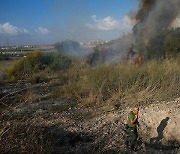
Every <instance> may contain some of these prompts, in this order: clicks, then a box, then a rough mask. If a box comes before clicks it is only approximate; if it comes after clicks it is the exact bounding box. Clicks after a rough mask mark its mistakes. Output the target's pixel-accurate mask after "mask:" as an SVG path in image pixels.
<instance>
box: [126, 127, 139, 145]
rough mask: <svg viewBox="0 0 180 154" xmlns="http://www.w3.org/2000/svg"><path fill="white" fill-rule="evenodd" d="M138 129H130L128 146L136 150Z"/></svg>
mask: <svg viewBox="0 0 180 154" xmlns="http://www.w3.org/2000/svg"><path fill="white" fill-rule="evenodd" d="M137 137H138V134H137V127H129V128H128V144H129V146H130V147H131V148H135V146H136V143H137Z"/></svg>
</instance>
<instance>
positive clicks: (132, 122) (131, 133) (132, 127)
mask: <svg viewBox="0 0 180 154" xmlns="http://www.w3.org/2000/svg"><path fill="white" fill-rule="evenodd" d="M138 113H139V108H138V107H137V106H136V107H134V108H133V110H132V111H131V112H130V113H129V114H128V120H127V126H128V128H127V132H128V143H127V144H128V146H130V149H131V150H132V151H137V147H136V146H137V138H138V133H137V127H138V126H139V122H138Z"/></svg>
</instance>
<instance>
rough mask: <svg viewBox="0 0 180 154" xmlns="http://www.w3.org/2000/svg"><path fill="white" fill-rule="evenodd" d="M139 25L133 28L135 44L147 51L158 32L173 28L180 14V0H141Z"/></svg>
mask: <svg viewBox="0 0 180 154" xmlns="http://www.w3.org/2000/svg"><path fill="white" fill-rule="evenodd" d="M139 1H140V4H139V10H138V12H137V14H136V17H135V19H136V21H137V24H136V25H135V26H134V28H133V32H134V37H135V44H136V45H141V46H143V48H144V49H146V47H147V45H148V43H149V41H151V40H152V39H154V38H155V37H156V35H157V34H158V32H160V31H162V30H163V29H167V28H169V27H171V25H172V24H173V22H174V21H175V20H176V19H177V17H178V15H179V14H180V0H139Z"/></svg>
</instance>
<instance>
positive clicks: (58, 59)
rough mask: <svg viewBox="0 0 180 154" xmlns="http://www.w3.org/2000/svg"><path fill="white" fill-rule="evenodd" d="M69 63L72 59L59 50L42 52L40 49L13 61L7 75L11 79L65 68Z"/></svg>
mask: <svg viewBox="0 0 180 154" xmlns="http://www.w3.org/2000/svg"><path fill="white" fill-rule="evenodd" d="M71 63H72V60H71V59H70V58H69V57H67V56H65V55H63V54H62V53H60V52H57V53H56V52H54V53H48V54H43V53H42V52H41V51H34V52H30V53H29V54H27V56H26V57H23V58H22V59H20V60H18V61H17V62H15V63H14V64H13V65H12V66H11V67H10V68H9V69H8V77H9V78H10V79H11V80H14V79H23V78H25V77H31V76H33V75H34V74H36V73H39V72H42V71H47V72H53V71H58V70H67V69H68V68H69V67H70V66H71Z"/></svg>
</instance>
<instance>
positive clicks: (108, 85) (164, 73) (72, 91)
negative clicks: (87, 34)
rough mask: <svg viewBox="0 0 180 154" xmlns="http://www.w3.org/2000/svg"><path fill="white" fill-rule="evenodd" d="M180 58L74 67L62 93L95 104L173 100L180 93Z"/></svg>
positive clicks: (88, 103)
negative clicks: (140, 63)
mask: <svg viewBox="0 0 180 154" xmlns="http://www.w3.org/2000/svg"><path fill="white" fill-rule="evenodd" d="M179 59H180V58H179V57H177V58H176V59H175V58H174V59H165V60H162V61H156V60H151V61H149V62H146V63H144V64H142V65H139V66H137V65H127V64H116V65H113V64H112V65H101V66H97V67H94V68H92V67H86V68H72V69H70V70H69V72H68V74H67V78H68V79H67V81H66V82H64V84H63V85H62V86H60V87H59V90H57V89H56V90H55V91H56V95H57V92H59V96H62V95H63V96H65V97H66V98H69V99H73V100H76V101H78V102H81V104H84V105H85V104H86V105H94V104H99V103H104V102H107V101H108V102H109V101H111V102H117V101H118V102H125V103H130V102H143V101H144V102H145V101H153V100H172V99H173V98H177V97H179V94H180V88H179V87H180V82H179V81H180V60H179Z"/></svg>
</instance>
